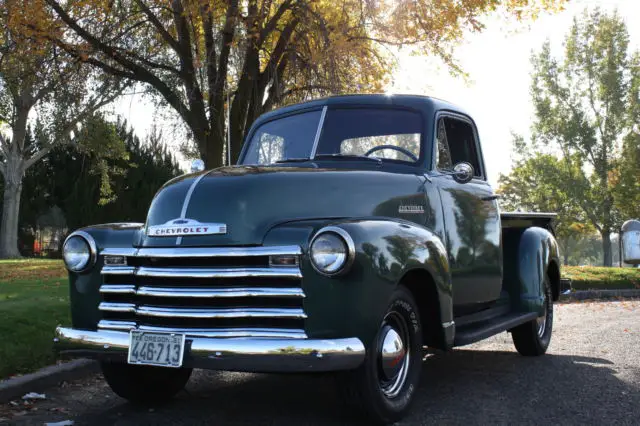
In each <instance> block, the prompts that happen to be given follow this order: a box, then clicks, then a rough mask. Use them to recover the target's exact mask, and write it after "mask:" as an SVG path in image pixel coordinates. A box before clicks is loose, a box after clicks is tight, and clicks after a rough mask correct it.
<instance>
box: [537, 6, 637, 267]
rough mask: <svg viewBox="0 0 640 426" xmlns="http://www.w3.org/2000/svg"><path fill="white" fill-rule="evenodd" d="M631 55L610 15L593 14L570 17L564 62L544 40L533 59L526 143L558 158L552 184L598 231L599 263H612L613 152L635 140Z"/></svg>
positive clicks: (616, 216)
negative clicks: (551, 151) (556, 176)
mask: <svg viewBox="0 0 640 426" xmlns="http://www.w3.org/2000/svg"><path fill="white" fill-rule="evenodd" d="M637 58H638V53H637V52H636V53H633V54H632V53H631V52H630V51H629V36H628V33H627V29H626V27H625V24H624V22H623V21H622V19H620V17H619V16H618V15H617V13H614V14H612V15H605V14H603V13H601V12H600V11H599V10H595V11H593V12H591V13H589V12H587V11H585V12H584V13H583V14H582V16H581V17H580V19H577V18H576V19H575V20H574V23H573V25H572V27H571V29H570V31H569V34H568V35H567V38H566V41H565V49H564V58H563V59H557V58H555V57H553V56H552V54H551V48H550V45H549V42H547V43H545V44H544V45H543V47H542V50H541V51H540V52H539V53H538V54H536V55H534V57H533V59H532V63H533V67H534V71H533V75H532V85H531V94H532V98H533V104H534V108H535V121H534V124H533V138H532V144H533V145H534V146H535V147H537V148H539V149H542V148H544V147H545V146H549V147H552V148H553V149H554V150H555V152H557V153H558V154H559V155H560V157H561V159H562V161H561V165H562V168H563V178H562V180H560V181H557V182H556V183H555V185H557V186H558V188H560V189H561V190H562V191H564V192H566V197H567V202H568V203H570V204H572V205H574V206H576V207H578V208H579V209H580V211H581V214H582V215H583V216H584V218H585V220H587V221H588V222H589V223H590V224H591V225H592V226H593V227H594V228H595V229H596V230H597V231H598V233H599V234H600V236H601V238H602V248H603V264H604V265H605V266H611V264H612V257H611V233H612V232H614V231H615V230H616V229H617V227H618V225H619V223H620V212H619V210H618V209H617V206H616V203H615V196H614V194H615V182H614V180H613V178H614V176H615V170H616V166H617V164H618V154H619V152H620V148H621V144H622V141H623V139H625V138H631V139H633V138H637V135H638V120H639V118H638V107H637V104H638V96H639V93H640V85H639V84H638V83H637V82H638V79H639V78H640V77H639V76H640V67H638V59H637ZM634 126H635V127H634ZM636 164H637V163H636ZM547 183H549V184H553V183H552V182H550V181H547Z"/></svg>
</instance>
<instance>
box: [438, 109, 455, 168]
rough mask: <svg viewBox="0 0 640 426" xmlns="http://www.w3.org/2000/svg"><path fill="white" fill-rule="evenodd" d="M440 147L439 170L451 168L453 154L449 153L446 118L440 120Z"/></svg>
mask: <svg viewBox="0 0 640 426" xmlns="http://www.w3.org/2000/svg"><path fill="white" fill-rule="evenodd" d="M436 139H437V142H438V149H437V150H436V167H437V168H438V169H439V170H451V167H453V164H451V154H450V153H449V144H448V143H447V132H446V130H445V128H444V118H441V119H440V120H438V133H437V137H436Z"/></svg>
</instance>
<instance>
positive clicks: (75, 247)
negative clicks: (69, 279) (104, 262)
mask: <svg viewBox="0 0 640 426" xmlns="http://www.w3.org/2000/svg"><path fill="white" fill-rule="evenodd" d="M62 257H63V258H64V263H65V265H66V267H67V269H69V270H70V271H73V272H83V271H86V270H87V269H88V268H90V267H91V266H93V264H94V263H95V260H96V243H95V241H94V240H93V238H92V237H91V235H89V234H87V233H86V232H82V231H77V232H74V233H73V234H71V235H69V237H68V238H67V240H66V241H65V242H64V246H63V247H62Z"/></svg>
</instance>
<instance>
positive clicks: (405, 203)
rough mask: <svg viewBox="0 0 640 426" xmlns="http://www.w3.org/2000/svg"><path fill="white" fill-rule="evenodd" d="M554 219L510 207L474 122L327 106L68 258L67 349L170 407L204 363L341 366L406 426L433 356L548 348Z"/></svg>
mask: <svg viewBox="0 0 640 426" xmlns="http://www.w3.org/2000/svg"><path fill="white" fill-rule="evenodd" d="M552 220H553V214H549V213H501V212H500V210H499V206H498V197H497V196H496V194H495V192H494V191H493V189H492V188H491V185H489V183H488V182H487V174H486V169H485V164H484V159H483V156H482V149H481V145H480V140H479V137H478V132H477V129H476V125H475V123H474V121H473V119H472V118H471V117H470V116H469V115H468V114H467V113H465V112H464V111H463V110H462V109H460V108H458V107H456V106H454V105H451V104H449V103H447V102H444V101H441V100H438V99H434V98H429V97H422V96H386V95H355V96H340V97H332V98H327V99H320V100H316V101H311V102H307V103H303V104H298V105H293V106H289V107H285V108H281V109H278V110H275V111H272V112H270V113H267V114H264V115H263V116H261V117H259V118H258V119H257V121H256V122H255V123H254V124H253V125H252V127H251V129H250V130H249V131H248V133H247V135H246V138H245V143H244V146H243V150H242V153H241V155H240V157H239V161H238V164H237V165H235V166H231V167H222V168H217V169H213V170H207V171H204V170H203V171H200V172H196V173H191V174H188V175H184V176H181V177H179V178H177V179H174V180H172V181H170V182H167V184H165V185H164V186H163V187H162V188H161V189H160V190H159V191H158V193H157V195H156V196H155V198H154V200H153V202H152V203H151V206H150V207H149V212H148V215H147V218H146V222H145V223H139V224H107V225H98V226H91V227H87V228H83V229H81V230H78V231H76V232H74V233H73V234H71V235H70V236H69V237H68V239H67V240H66V242H65V245H64V255H65V263H66V265H67V268H68V269H69V278H70V283H71V286H70V288H71V290H70V291H71V312H72V325H71V327H58V328H57V330H56V347H57V350H58V351H59V353H60V354H61V356H67V357H69V356H71V357H75V356H83V357H91V358H95V359H98V360H100V362H101V365H102V369H103V372H104V375H105V379H106V380H107V382H108V383H109V385H110V386H111V388H112V389H113V390H114V391H115V392H116V393H117V394H119V395H120V396H123V397H125V398H127V399H129V400H130V401H132V402H137V403H156V402H159V401H163V400H166V399H167V398H169V397H171V396H173V395H174V394H175V393H176V392H178V391H179V390H181V389H182V388H183V387H184V385H185V384H186V382H187V380H188V379H189V375H190V373H191V369H192V368H207V369H217V370H232V371H256V372H331V373H332V374H337V375H338V378H339V380H338V383H339V385H338V386H339V387H340V390H341V391H344V393H345V396H346V397H347V399H348V400H349V401H351V402H352V404H353V406H354V407H355V408H357V409H359V410H361V411H362V413H363V414H364V415H366V416H368V418H369V419H370V420H372V421H374V422H378V423H388V422H393V421H395V420H397V419H399V418H400V417H401V416H402V415H404V414H405V413H406V412H407V410H408V409H409V406H410V403H411V400H412V397H413V394H414V392H415V391H416V389H417V385H418V381H419V378H420V371H421V368H422V358H423V357H422V351H423V349H424V347H425V346H429V347H434V348H439V349H442V350H450V349H452V348H453V347H456V346H462V345H467V344H470V343H473V342H476V341H478V340H481V339H484V338H486V337H489V336H492V335H494V334H497V333H499V332H504V331H508V332H510V333H511V334H512V336H513V340H514V344H515V347H516V349H517V350H518V351H519V352H520V353H521V354H523V355H527V356H533V355H542V354H544V352H545V351H546V349H547V347H548V345H549V341H550V338H551V332H552V325H553V301H554V300H557V299H558V296H559V293H560V269H559V265H560V262H559V254H558V245H557V243H556V241H555V239H554V236H553V227H552Z"/></svg>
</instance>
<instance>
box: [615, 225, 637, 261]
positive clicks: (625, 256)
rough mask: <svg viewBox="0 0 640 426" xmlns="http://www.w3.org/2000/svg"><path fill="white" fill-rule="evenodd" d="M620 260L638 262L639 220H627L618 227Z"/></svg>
mask: <svg viewBox="0 0 640 426" xmlns="http://www.w3.org/2000/svg"><path fill="white" fill-rule="evenodd" d="M620 238H621V239H622V261H623V262H624V263H628V264H630V265H639V264H640V221H637V220H628V221H626V222H625V223H624V224H623V225H622V228H621V229H620Z"/></svg>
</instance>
